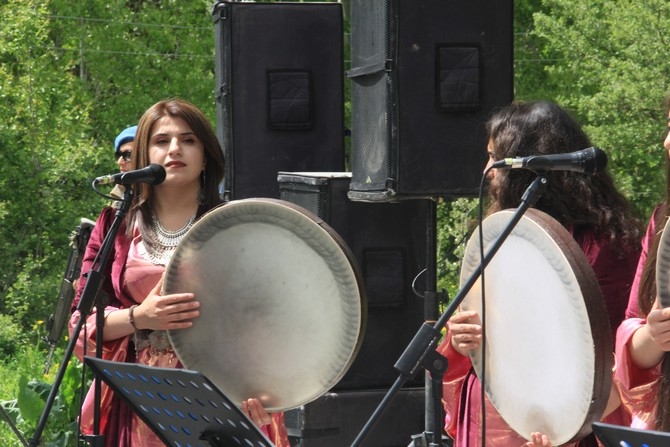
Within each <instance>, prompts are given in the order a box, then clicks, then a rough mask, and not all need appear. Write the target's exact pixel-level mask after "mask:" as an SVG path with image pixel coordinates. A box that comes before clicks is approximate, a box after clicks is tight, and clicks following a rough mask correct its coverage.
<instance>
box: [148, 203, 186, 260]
mask: <svg viewBox="0 0 670 447" xmlns="http://www.w3.org/2000/svg"><path fill="white" fill-rule="evenodd" d="M194 221H195V214H194V215H193V216H191V218H190V219H189V220H188V222H186V224H185V225H184V226H183V227H181V228H180V229H178V230H174V231H171V230H167V229H165V227H163V225H161V223H160V221H159V220H158V218H156V217H155V216H154V218H153V220H152V222H151V226H150V233H151V235H150V240H149V241H146V243H145V244H144V246H145V249H146V252H147V257H148V260H149V261H150V262H151V263H153V264H157V265H167V263H168V262H169V261H170V258H171V257H172V253H174V251H175V249H176V248H177V245H179V243H180V242H181V240H182V239H183V238H184V236H185V235H186V233H187V232H188V230H190V229H191V227H192V226H193V222H194Z"/></svg>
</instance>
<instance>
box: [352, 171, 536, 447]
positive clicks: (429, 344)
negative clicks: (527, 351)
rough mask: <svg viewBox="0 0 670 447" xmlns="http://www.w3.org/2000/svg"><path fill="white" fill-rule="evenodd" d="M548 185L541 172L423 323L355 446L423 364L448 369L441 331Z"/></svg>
mask: <svg viewBox="0 0 670 447" xmlns="http://www.w3.org/2000/svg"><path fill="white" fill-rule="evenodd" d="M547 184H548V180H547V177H546V176H545V175H544V173H538V176H537V177H536V178H535V180H533V182H532V183H531V184H530V186H528V188H527V189H526V191H525V193H524V195H523V197H522V198H521V204H520V205H519V207H518V208H517V209H516V211H515V213H514V215H513V216H512V218H511V219H510V221H509V222H508V224H507V226H506V227H505V228H504V229H503V231H502V232H501V234H500V235H499V236H498V238H497V239H496V240H495V242H494V243H493V244H492V245H491V248H490V249H489V251H488V252H487V253H486V254H485V255H484V259H482V262H481V264H480V266H479V267H478V268H477V269H476V270H475V271H474V272H473V273H472V275H471V276H470V278H469V279H468V281H467V282H466V283H465V284H464V285H463V287H462V288H461V290H460V291H459V292H458V294H457V295H456V296H455V297H454V300H453V301H452V302H451V303H450V304H449V306H448V307H447V309H446V310H445V311H444V313H443V314H442V315H441V316H440V318H439V319H438V320H437V322H436V323H435V324H434V325H433V326H430V325H429V324H428V323H424V324H423V325H422V326H421V328H419V331H418V332H417V333H416V335H415V336H414V338H413V339H412V341H411V342H410V344H409V345H408V346H407V348H406V349H405V351H404V352H403V353H402V355H401V356H400V358H399V359H398V361H397V362H396V364H395V365H394V368H395V369H396V371H398V373H399V375H398V378H397V379H396V381H395V382H394V383H393V385H392V386H391V388H390V389H389V390H388V392H387V393H386V395H385V396H384V398H383V399H382V401H381V402H380V403H379V405H378V406H377V408H376V409H375V411H374V412H373V414H372V416H371V417H370V419H369V420H368V421H367V422H366V423H365V425H364V426H363V428H362V429H361V431H360V432H359V434H358V436H357V437H356V439H354V441H353V443H352V444H351V447H356V446H359V445H361V442H362V441H363V440H364V439H365V437H366V436H367V434H368V433H369V432H370V430H372V428H373V427H374V425H375V423H376V422H377V420H378V419H379V417H380V416H381V415H382V414H383V413H384V411H386V409H387V408H388V405H389V404H390V403H391V401H392V400H393V398H394V397H395V395H396V394H397V392H398V391H399V390H400V388H401V387H402V386H403V385H404V384H405V383H406V382H407V381H408V380H409V379H410V378H412V377H414V375H415V374H416V371H417V369H418V368H419V367H420V366H422V367H424V368H426V369H428V370H430V368H432V367H433V366H435V365H436V364H438V366H439V367H438V368H437V369H438V370H440V371H442V366H443V367H444V371H446V369H447V364H446V361H445V362H444V365H439V363H440V362H441V359H440V357H441V358H442V359H444V357H443V356H441V355H440V354H438V353H437V352H436V351H435V347H436V346H435V345H436V344H437V341H438V340H439V338H440V332H441V330H442V328H444V327H445V326H446V324H447V321H448V320H449V318H451V316H452V315H453V314H454V313H455V312H456V310H457V308H458V306H459V305H460V304H461V302H462V301H463V300H464V299H465V297H466V295H467V294H468V292H469V291H470V289H471V288H472V286H474V284H475V282H476V281H477V279H479V276H480V275H481V272H482V270H483V269H484V268H485V267H486V266H487V265H488V264H489V262H490V261H491V259H492V258H493V256H494V255H495V254H496V252H497V251H498V250H499V249H500V247H501V246H502V244H503V242H505V240H506V239H507V237H508V236H509V235H510V234H511V233H512V230H514V227H515V226H516V224H517V223H518V222H519V221H520V220H521V218H522V217H523V214H524V213H525V212H526V210H527V209H528V208H529V207H530V206H531V205H533V204H534V203H535V202H536V201H537V200H538V199H539V198H540V196H541V195H542V194H543V193H544V191H545V190H546V188H547ZM480 225H481V223H480ZM482 243H483V241H482ZM444 360H446V359H444ZM442 375H444V373H442ZM433 380H434V384H435V385H436V384H437V383H439V384H440V385H439V386H437V388H441V384H442V376H439V380H438V378H434V379H433ZM434 391H435V390H434ZM440 407H441V405H440ZM435 412H436V414H437V415H439V416H435V420H438V419H439V420H440V425H441V421H442V419H443V418H442V416H441V414H440V413H441V410H440V409H439V408H436V409H435ZM441 432H442V430H440V431H439V433H438V432H437V429H436V431H435V433H437V434H438V436H437V438H438V439H437V441H439V443H438V442H436V440H435V439H430V440H428V441H429V444H428V445H429V446H430V447H437V446H441V444H442V441H441V440H442V436H441ZM435 433H434V434H432V436H431V437H433V438H435Z"/></svg>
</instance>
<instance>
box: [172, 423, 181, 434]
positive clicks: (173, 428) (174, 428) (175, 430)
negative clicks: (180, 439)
mask: <svg viewBox="0 0 670 447" xmlns="http://www.w3.org/2000/svg"><path fill="white" fill-rule="evenodd" d="M170 430H172V432H173V433H179V429H178V428H177V427H175V426H174V425H172V424H170Z"/></svg>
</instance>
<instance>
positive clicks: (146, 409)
mask: <svg viewBox="0 0 670 447" xmlns="http://www.w3.org/2000/svg"><path fill="white" fill-rule="evenodd" d="M140 408H141V409H142V411H144V412H145V413H148V412H149V409H148V408H147V407H145V406H144V405H141V404H140Z"/></svg>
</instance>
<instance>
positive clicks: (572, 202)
mask: <svg viewBox="0 0 670 447" xmlns="http://www.w3.org/2000/svg"><path fill="white" fill-rule="evenodd" d="M487 133H488V147H487V150H488V154H489V159H490V160H489V163H493V162H495V161H498V160H503V159H506V158H515V157H527V156H531V155H552V154H561V153H564V152H571V151H575V150H580V149H584V148H587V147H590V146H591V143H590V141H589V139H588V137H587V135H586V134H585V133H584V131H583V130H582V129H581V127H580V125H579V124H578V123H577V122H576V121H575V120H574V119H573V118H572V117H571V116H570V115H569V114H568V113H567V112H566V111H565V110H563V109H562V108H560V107H559V106H557V105H556V104H554V103H551V102H547V101H538V102H525V103H523V102H519V103H513V104H511V105H509V106H507V107H505V108H503V109H502V110H500V111H499V112H498V113H496V114H495V115H494V116H493V117H492V118H491V119H490V120H489V121H488V123H487ZM545 174H546V176H547V177H548V180H549V181H548V188H547V190H546V192H545V193H544V194H543V195H542V196H541V197H540V198H539V200H538V201H537V203H536V204H534V205H532V206H533V207H534V208H536V209H537V210H540V211H542V212H544V213H546V214H547V215H549V216H550V217H551V218H553V219H555V220H556V221H558V222H559V223H560V224H562V226H563V227H564V228H565V229H566V230H567V231H568V232H569V234H570V235H571V236H572V238H574V241H576V242H577V244H578V245H579V247H580V248H581V250H582V251H583V253H584V255H585V256H586V258H587V260H588V263H589V264H590V266H591V267H592V269H593V271H594V272H595V276H596V278H597V283H598V284H599V286H600V289H601V291H602V295H603V297H604V301H605V304H606V307H607V312H608V314H609V328H610V330H611V332H612V333H614V331H616V328H617V327H618V326H619V323H620V322H621V321H622V319H623V318H624V310H625V308H626V303H627V299H628V294H629V291H630V287H631V284H632V281H633V277H634V273H635V268H636V264H637V259H638V256H639V248H638V247H639V236H640V227H639V223H638V221H637V220H636V219H634V218H633V217H632V209H631V207H630V205H629V203H628V201H627V200H626V199H625V198H624V196H623V195H622V194H621V193H620V192H619V191H618V190H617V188H616V187H615V185H614V182H613V180H612V178H611V176H610V174H609V173H608V172H606V171H602V172H599V173H595V174H593V175H591V174H586V173H581V172H571V171H551V172H547V173H545ZM536 177H537V175H536V174H535V173H533V172H531V171H528V170H525V169H514V170H493V171H491V172H490V174H489V182H490V188H489V199H490V206H489V209H488V212H487V215H488V216H490V215H491V214H493V213H496V212H499V211H501V210H505V209H510V208H516V207H518V206H519V203H520V201H521V198H522V197H523V195H524V192H525V190H526V189H527V188H528V186H529V185H530V184H531V182H532V181H533V180H534V179H535V178H536ZM505 292H506V291H500V293H505ZM511 295H512V293H510V300H511V301H514V297H513V296H511ZM515 305H522V304H521V303H518V302H515ZM601 317H602V316H601ZM533 318H535V317H533ZM536 318H544V319H547V318H552V316H549V315H537V317H536ZM447 329H448V330H447V335H446V337H445V339H444V340H443V342H442V343H441V345H440V347H439V348H438V350H439V351H440V352H441V353H442V354H443V355H444V356H445V357H447V359H448V364H449V368H448V370H447V373H446V374H445V377H444V379H443V391H444V392H443V400H444V404H445V410H446V419H445V422H446V424H445V429H446V432H447V434H448V435H449V436H451V437H452V438H453V439H454V441H455V442H454V444H455V445H456V446H458V447H475V446H480V445H484V444H485V442H484V441H483V440H482V439H481V438H482V426H483V425H484V423H485V430H486V431H485V437H486V439H485V441H487V442H489V443H490V445H495V446H503V447H506V446H512V447H519V446H521V445H529V446H532V445H538V446H540V445H549V442H550V441H551V440H550V439H548V438H546V436H545V437H543V436H542V434H540V433H533V434H532V432H536V431H541V430H542V429H541V427H539V428H537V429H532V430H529V431H530V432H529V433H521V434H519V433H517V432H516V431H515V430H513V429H512V428H511V427H510V426H509V425H508V424H507V423H506V422H505V420H504V419H503V416H502V415H501V414H500V413H499V412H498V411H497V409H496V408H495V407H494V405H493V404H492V403H491V402H490V400H489V398H488V397H485V398H484V402H482V400H481V395H482V394H481V382H480V380H479V378H478V377H477V375H476V374H475V372H474V370H473V365H472V363H471V359H470V354H471V353H473V352H474V351H475V350H476V349H477V348H479V347H480V346H481V345H482V326H481V320H480V317H479V315H478V314H477V312H476V311H462V312H459V313H457V314H455V315H454V316H452V317H451V319H450V320H449V322H448V324H447ZM534 335H535V336H536V337H537V339H533V334H529V337H528V338H530V339H532V340H531V341H530V342H531V343H541V337H542V336H543V334H534ZM608 335H609V334H608ZM519 349H521V348H519ZM542 355H544V353H543V354H542ZM546 355H547V356H551V355H552V352H546ZM608 355H609V354H608ZM536 361H537V362H538V363H541V362H542V361H543V359H542V358H537V359H536ZM575 367H576V366H575V365H565V368H566V369H567V368H575ZM558 373H559V374H560V371H558ZM518 375H519V376H521V374H518ZM548 386H552V384H549V385H548ZM611 394H612V395H613V396H614V398H613V399H611V402H610V403H609V404H608V406H607V408H606V409H605V410H604V413H605V414H607V415H609V416H608V417H607V419H606V420H607V421H608V422H611V423H620V424H623V425H626V424H627V422H628V421H627V418H626V415H625V413H624V412H623V411H622V409H621V407H620V406H619V402H618V399H617V398H616V396H617V394H616V393H614V392H613V393H611ZM482 404H484V405H483V406H484V411H483V414H482ZM529 419H532V418H531V417H530V416H529ZM532 424H533V421H532V420H529V425H530V426H532ZM522 435H523V436H522ZM577 442H580V443H581V445H584V446H586V445H595V442H596V440H595V438H594V437H593V436H592V435H589V436H587V437H586V438H585V439H582V440H575V444H577ZM526 443H527V444H526ZM590 443H593V444H590Z"/></svg>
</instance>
